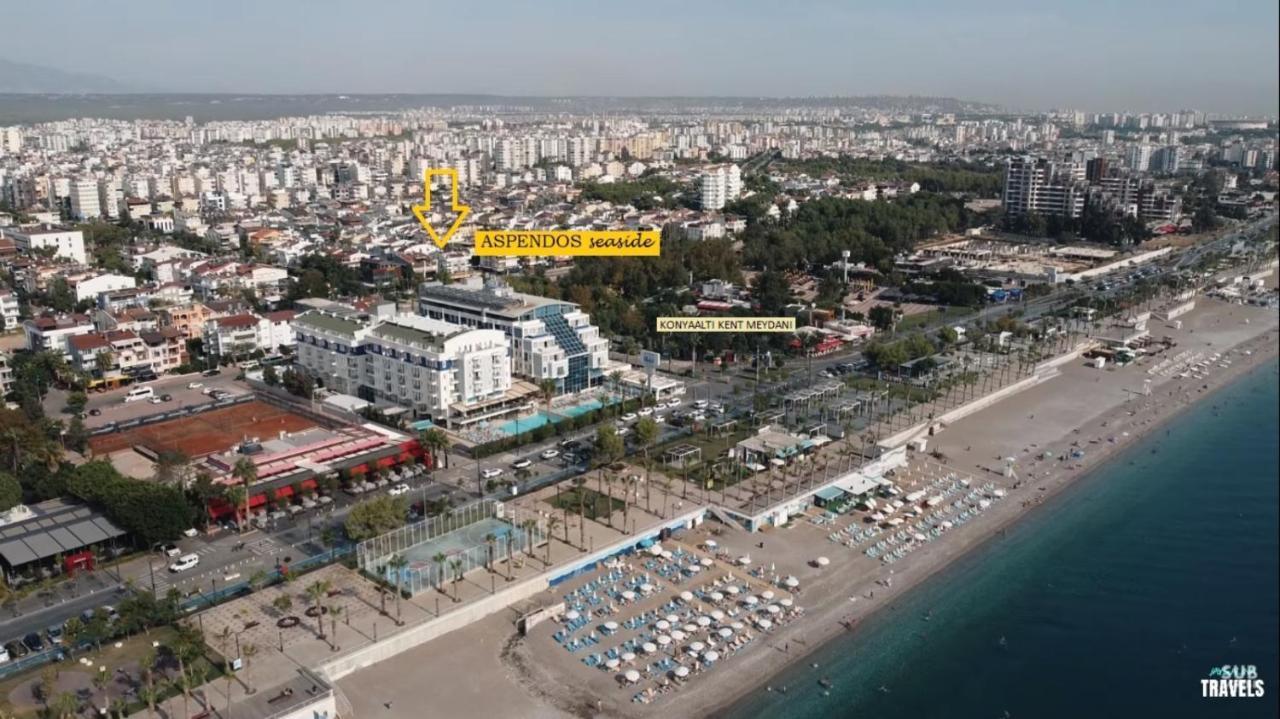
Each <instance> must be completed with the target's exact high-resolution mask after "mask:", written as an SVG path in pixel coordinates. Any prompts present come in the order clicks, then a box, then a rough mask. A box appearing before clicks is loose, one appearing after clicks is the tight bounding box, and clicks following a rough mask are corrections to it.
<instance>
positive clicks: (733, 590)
mask: <svg viewBox="0 0 1280 719" xmlns="http://www.w3.org/2000/svg"><path fill="white" fill-rule="evenodd" d="M724 590H725V591H726V592H728V593H729V595H730V596H737V595H738V592H740V591H742V590H741V589H738V586H737V585H736V584H730V585H729V586H727V587H725V589H724Z"/></svg>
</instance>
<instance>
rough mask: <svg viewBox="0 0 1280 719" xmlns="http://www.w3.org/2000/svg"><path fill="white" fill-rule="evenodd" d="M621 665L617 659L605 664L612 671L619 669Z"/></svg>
mask: <svg viewBox="0 0 1280 719" xmlns="http://www.w3.org/2000/svg"><path fill="white" fill-rule="evenodd" d="M620 663H621V662H619V661H618V660H617V659H610V660H609V661H607V662H605V663H604V665H605V666H606V667H608V668H610V669H617V668H618V665H619V664H620Z"/></svg>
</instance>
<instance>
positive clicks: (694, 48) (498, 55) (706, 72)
mask: <svg viewBox="0 0 1280 719" xmlns="http://www.w3.org/2000/svg"><path fill="white" fill-rule="evenodd" d="M1278 6H1280V3H1277V1H1276V0H1161V1H1160V2H1155V1H1154V0H1144V1H1140V2H1135V1H1133V0H1112V1H1107V0H1068V1H1066V2H1064V1H1062V0H1054V1H1052V2H1048V1H1045V0H963V1H961V2H957V1H956V0H891V1H890V2H884V1H883V0H876V1H875V2H870V1H868V0H844V1H837V0H831V1H829V0H791V1H790V2H786V1H779V0H769V1H763V0H645V1H644V2H635V1H632V2H618V1H617V0H460V1H457V2H439V1H437V0H345V1H343V2H338V1H336V0H219V1H217V2H173V1H172V0H127V1H126V0H60V1H58V0H55V1H54V2H21V3H10V4H9V7H7V8H6V10H5V12H4V15H3V16H4V24H5V26H6V30H5V32H4V33H3V35H4V38H5V40H4V44H3V45H2V46H0V55H3V56H4V57H7V58H8V59H10V60H15V61H20V62H28V63H34V64H40V65H46V66H51V67H55V68H58V69H61V70H69V71H76V72H92V73H96V74H99V75H104V76H107V77H111V78H113V79H115V80H119V81H122V82H125V83H128V84H130V85H132V86H135V87H138V88H139V89H144V90H155V91H168V92H240V93H360V92H370V93H383V92H410V93H484V94H504V95H618V96H672V95H682V96H774V97H794V96H812V95H824V96H829V95H871V94H893V95H907V94H915V95H940V96H950V97H958V98H963V99H968V100H975V101H982V102H992V103H996V104H1001V105H1005V106H1008V107H1011V108H1014V109H1024V110H1036V109H1049V108H1054V107H1056V108H1065V107H1071V108H1078V109H1082V110H1086V111H1109V110H1115V111H1119V110H1137V111H1158V110H1176V109H1180V108H1196V109H1201V110H1205V111H1208V112H1221V113H1247V114H1255V115H1275V114H1277V112H1280V111H1278V110H1277V104H1278V103H1280V80H1278V78H1280V61H1278V60H1277V57H1278V55H1280V40H1278V36H1277V27H1278V26H1280V10H1278Z"/></svg>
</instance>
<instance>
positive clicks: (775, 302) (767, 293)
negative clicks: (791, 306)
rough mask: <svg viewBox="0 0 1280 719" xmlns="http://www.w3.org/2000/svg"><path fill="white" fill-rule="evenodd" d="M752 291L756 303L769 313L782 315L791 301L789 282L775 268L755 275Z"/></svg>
mask: <svg viewBox="0 0 1280 719" xmlns="http://www.w3.org/2000/svg"><path fill="white" fill-rule="evenodd" d="M752 292H753V295H754V298H755V301H756V304H758V305H760V309H761V310H762V311H763V312H765V313H766V314H769V315H779V316H780V315H782V313H783V311H784V309H785V308H786V306H787V304H788V303H790V302H791V283H790V282H789V281H787V277H786V275H784V274H783V273H782V272H779V271H778V270H775V269H766V270H765V271H764V272H761V273H760V274H759V275H758V276H757V277H756V281H755V286H754V287H753V288H752Z"/></svg>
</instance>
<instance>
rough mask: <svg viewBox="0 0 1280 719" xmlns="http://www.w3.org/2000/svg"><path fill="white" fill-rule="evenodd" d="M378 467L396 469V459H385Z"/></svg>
mask: <svg viewBox="0 0 1280 719" xmlns="http://www.w3.org/2000/svg"><path fill="white" fill-rule="evenodd" d="M378 466H379V467H394V466H396V458H395V457H383V458H382V459H380V460H378Z"/></svg>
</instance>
